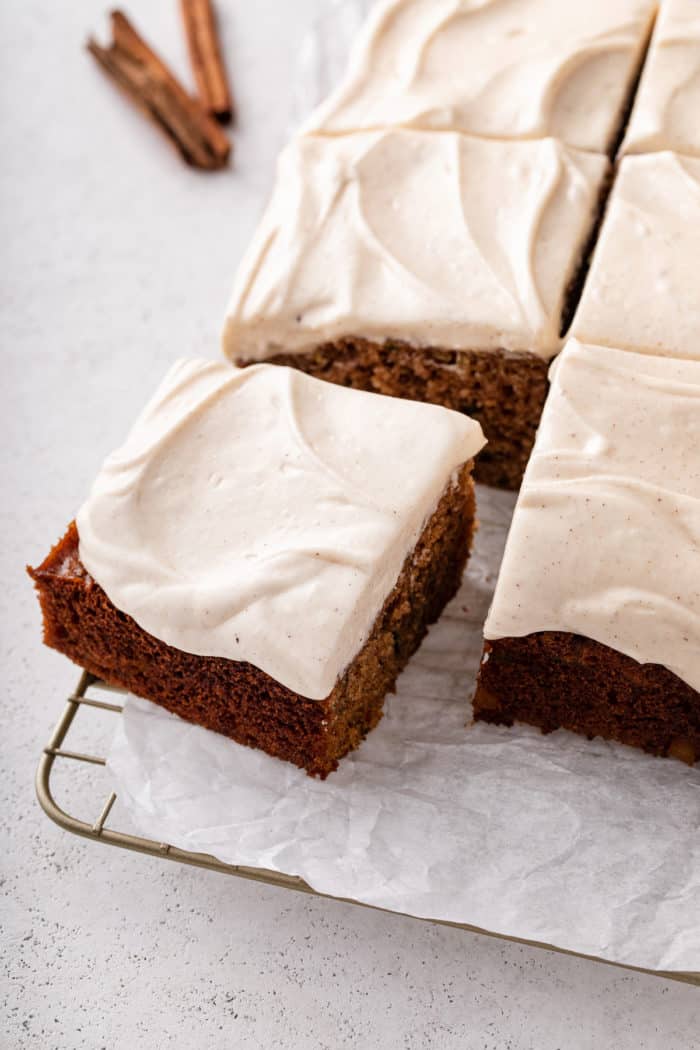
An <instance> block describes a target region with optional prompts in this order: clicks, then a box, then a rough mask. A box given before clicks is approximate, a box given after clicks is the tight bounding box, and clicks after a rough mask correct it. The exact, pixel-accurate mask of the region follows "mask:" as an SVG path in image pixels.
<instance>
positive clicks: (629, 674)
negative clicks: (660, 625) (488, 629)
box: [474, 631, 700, 764]
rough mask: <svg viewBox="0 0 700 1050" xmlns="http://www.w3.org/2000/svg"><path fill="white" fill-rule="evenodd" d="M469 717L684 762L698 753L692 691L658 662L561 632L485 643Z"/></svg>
mask: <svg viewBox="0 0 700 1050" xmlns="http://www.w3.org/2000/svg"><path fill="white" fill-rule="evenodd" d="M474 718H475V719H477V720H481V721H484V722H498V723H502V724H504V725H512V724H513V722H528V723H529V724H530V725H534V726H539V728H540V729H541V730H542V732H543V733H551V732H552V731H553V730H555V729H571V730H573V732H575V733H582V734H583V735H584V736H587V737H589V738H592V737H594V736H601V737H604V738H605V739H606V740H617V741H619V742H620V743H622V744H631V745H633V746H634V747H641V748H643V749H644V750H645V751H649V752H651V754H654V755H672V756H674V757H676V758H681V759H683V761H685V762H688V763H691V764H692V763H693V762H695V760H696V759H697V758H699V757H700V694H699V693H697V692H696V691H695V690H694V689H691V687H690V686H689V685H687V684H686V683H685V682H683V681H682V680H681V679H680V678H678V676H677V675H675V674H673V672H672V671H669V670H667V668H665V667H661V666H660V665H658V664H640V663H638V662H637V661H636V660H633V659H632V658H631V657H629V656H625V655H624V654H623V653H619V652H617V650H615V649H611V648H610V647H609V646H607V645H602V644H601V643H600V642H594V641H592V640H591V639H590V638H584V637H582V636H581V635H578V634H567V633H565V632H563V631H542V632H538V633H536V634H529V635H526V636H525V637H524V638H500V639H499V640H498V641H492V642H486V643H485V649H484V659H483V661H482V664H481V669H480V671H479V679H478V683H477V689H476V696H475V697H474Z"/></svg>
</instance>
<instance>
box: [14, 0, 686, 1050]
mask: <svg viewBox="0 0 700 1050" xmlns="http://www.w3.org/2000/svg"><path fill="white" fill-rule="evenodd" d="M321 5H322V0H294V2H293V3H289V2H284V0H256V3H255V4H250V3H247V2H245V0H229V2H228V3H224V2H223V0H220V5H219V6H220V7H221V8H222V9H223V11H224V15H225V17H224V20H223V21H224V29H225V36H226V50H227V54H229V55H230V56H231V66H232V69H233V71H234V82H235V88H236V91H237V95H238V98H239V102H240V111H241V123H240V127H239V130H238V133H237V135H236V147H237V160H236V163H235V166H234V167H233V169H232V170H231V172H229V173H226V174H223V175H220V176H219V175H214V176H212V175H204V176H202V175H198V174H196V173H195V172H192V171H189V170H187V169H185V168H183V167H182V166H181V165H180V163H179V161H178V160H177V158H176V157H175V156H174V155H172V154H171V152H170V151H169V150H168V148H167V146H165V145H164V144H163V143H162V142H161V141H159V139H158V136H157V135H156V134H155V132H153V131H152V129H151V128H150V127H149V126H148V125H147V124H146V123H145V122H144V121H142V120H141V119H140V118H139V116H138V115H137V114H135V113H134V112H133V111H132V109H131V108H130V107H129V106H128V105H127V104H126V103H124V102H123V101H122V100H121V99H120V98H119V97H118V96H117V95H116V94H115V92H114V90H113V89H112V87H111V85H110V84H108V83H106V82H105V80H104V79H103V77H102V76H101V75H100V73H99V72H98V71H97V70H96V69H94V68H93V65H92V64H91V62H90V61H89V60H88V58H87V57H86V56H85V55H84V54H83V52H82V50H81V45H82V42H83V39H84V37H85V35H86V32H87V31H88V30H89V29H93V28H96V29H100V28H102V26H103V18H102V12H103V5H102V4H100V3H99V2H97V0H72V2H71V4H70V5H68V4H56V3H52V2H51V0H24V2H23V3H22V4H19V3H16V4H4V5H2V10H1V11H0V57H1V60H2V68H3V73H4V80H3V83H4V88H3V91H2V93H1V95H0V107H1V108H2V115H1V116H2V119H1V122H0V126H1V127H2V141H3V147H4V148H3V160H2V171H1V175H0V178H1V180H2V184H1V207H0V223H1V230H0V236H1V243H2V245H3V256H4V267H3V279H2V313H3V318H2V321H3V323H2V339H3V348H2V349H3V365H4V368H3V385H2V397H3V410H2V413H0V426H1V427H2V440H1V441H0V463H1V469H2V479H1V482H2V488H1V491H2V493H3V497H4V498H3V501H2V506H1V507H0V515H1V516H2V527H3V542H2V545H1V548H0V557H1V558H2V579H3V581H4V587H3V591H2V599H1V601H2V613H1V616H2V626H1V631H0V633H1V639H2V666H3V670H4V675H5V690H4V700H3V705H4V715H3V730H4V731H3V747H2V759H1V762H2V780H1V788H0V790H1V792H2V802H1V804H0V828H1V833H2V846H1V853H0V858H1V859H0V868H1V871H2V884H1V888H2V894H3V899H2V917H1V921H2V925H3V953H2V963H1V971H0V972H1V977H0V981H1V989H0V1011H1V1014H0V1032H3V1033H4V1040H5V1041H4V1042H2V1038H0V1042H2V1045H3V1046H8V1047H12V1048H14V1047H25V1046H26V1047H32V1046H37V1047H42V1048H52V1050H54V1048H55V1050H78V1048H81V1047H90V1048H100V1047H107V1048H109V1050H112V1048H115V1047H122V1046H128V1047H133V1048H136V1047H148V1048H150V1047H155V1048H159V1047H166V1046H171V1045H190V1046H196V1047H200V1046H201V1047H207V1048H212V1050H216V1048H219V1047H221V1048H223V1047H226V1048H228V1047H231V1046H235V1047H240V1048H243V1050H247V1048H255V1047H264V1048H273V1047H284V1048H294V1050H303V1048H306V1047H308V1048H312V1047H313V1048H332V1050H336V1048H340V1047H353V1048H368V1050H369V1048H372V1050H375V1048H384V1047H387V1048H392V1050H393V1048H406V1050H422V1048H427V1047H439V1048H453V1047H454V1048H457V1047H459V1048H460V1050H472V1048H474V1050H487V1048H488V1050H491V1048H493V1050H502V1048H503V1050H505V1048H513V1050H516V1048H517V1050H521V1048H523V1050H524V1048H530V1047H532V1048H536V1050H557V1048H561V1050H564V1048H567V1050H570V1048H588V1047H591V1048H593V1047H595V1048H606V1047H615V1048H619V1050H627V1048H630V1050H632V1048H634V1050H645V1048H657V1047H658V1048H660V1050H661V1048H663V1050H686V1048H688V1047H690V1046H692V1045H693V1043H694V1041H695V1040H696V1038H697V1033H698V1030H699V1029H700V992H699V991H698V990H697V989H694V988H691V987H687V986H683V985H679V984H675V983H671V982H667V981H661V980H657V979H655V978H652V977H645V976H639V975H634V974H630V973H627V972H625V971H622V970H617V969H612V968H609V967H604V966H600V965H596V964H593V963H588V962H585V961H583V960H578V959H574V958H569V957H565V956H559V955H554V954H550V953H547V952H543V951H539V950H536V949H530V948H526V947H522V946H517V945H511V944H507V943H503V942H500V941H496V940H491V939H488V938H483V937H477V936H474V935H470V934H467V933H464V932H461V931H459V930H452V929H447V928H441V927H436V926H431V925H430V924H426V923H420V922H415V921H411V920H408V919H403V918H400V917H396V916H391V915H381V914H375V913H372V912H369V911H365V910H363V909H356V908H353V907H351V906H349V905H343V904H335V903H332V902H327V901H320V900H313V899H309V898H306V897H303V896H297V895H294V894H290V893H287V892H284V891H281V890H274V889H271V888H268V887H264V886H257V885H253V884H249V883H245V882H240V881H238V880H233V879H230V878H226V877H224V876H220V875H215V874H212V873H208V872H204V871H198V870H188V869H185V868H182V867H178V866H175V865H171V864H166V863H158V862H156V861H154V860H151V859H149V858H145V857H140V856H137V855H132V854H128V853H124V852H122V851H118V850H109V849H105V848H100V847H98V846H95V845H93V844H91V843H88V842H83V841H82V840H79V839H76V838H74V837H72V836H70V835H68V834H66V833H64V832H61V831H60V830H59V829H58V828H56V827H54V826H53V825H52V824H50V823H49V822H48V820H47V819H46V818H45V817H44V816H43V814H42V813H41V811H40V810H39V808H38V806H37V805H36V803H35V801H34V794H33V787H32V778H33V774H34V767H35V763H36V759H37V756H38V753H39V750H40V747H41V746H42V744H43V743H44V742H45V739H46V737H47V735H48V732H49V730H50V727H51V726H52V724H53V723H54V722H55V720H56V718H57V716H58V713H59V710H60V707H61V703H60V698H61V697H62V696H64V695H66V694H67V693H68V692H69V691H70V689H71V688H72V686H73V683H74V681H75V677H76V675H75V672H74V670H73V669H72V668H71V667H70V666H69V665H68V664H67V663H66V662H65V661H64V660H62V659H61V658H60V657H59V656H57V655H55V654H52V653H50V652H48V651H43V650H42V648H41V646H40V644H39V641H38V638H39V616H38V610H37V608H36V605H35V602H34V599H33V596H32V593H31V588H30V585H29V582H28V580H27V579H26V578H25V577H24V575H23V572H22V566H23V564H24V563H25V562H26V561H36V560H37V559H38V558H40V557H41V556H42V555H43V554H44V552H45V550H46V548H47V545H48V544H49V543H50V542H52V541H53V540H54V539H55V538H57V537H58V535H59V534H60V533H61V531H62V529H63V527H64V525H65V523H66V521H67V520H68V519H69V518H70V517H71V515H72V514H73V512H74V509H75V507H76V505H77V503H78V502H79V501H80V499H81V497H82V495H83V493H84V492H85V489H86V486H87V485H88V484H89V482H90V480H91V477H92V475H93V473H94V471H95V469H96V467H97V465H98V463H99V461H100V459H101V458H102V456H103V455H104V454H105V453H106V452H107V451H108V450H109V449H110V448H112V447H113V446H114V445H115V444H116V442H117V441H118V440H119V439H120V438H121V437H122V435H123V432H124V430H125V427H126V426H127V425H128V423H129V422H130V420H131V419H132V417H133V415H134V413H135V411H136V410H137V409H138V408H139V407H140V406H141V404H142V402H143V399H144V396H145V394H146V393H147V392H148V391H150V390H151V389H152V388H153V387H154V386H155V384H156V382H157V381H158V379H159V378H160V376H161V375H162V373H163V371H164V370H165V368H166V367H167V365H168V364H169V363H170V361H171V360H172V358H173V357H174V356H175V355H178V354H193V353H201V354H211V353H213V352H215V346H216V339H217V329H218V324H219V320H220V317H221V314H222V310H223V306H224V303H225V299H226V296H227V293H228V289H229V284H230V279H231V275H232V271H233V267H234V264H235V262H236V260H237V258H238V256H239V255H240V252H241V251H242V249H243V247H244V245H245V243H246V241H247V238H248V237H249V235H250V232H251V230H252V227H253V224H254V221H255V216H256V214H257V211H258V209H259V207H260V205H261V203H262V201H263V199H264V196H265V192H266V189H267V186H268V184H269V180H270V175H271V166H272V162H273V158H274V155H275V152H276V149H277V147H278V145H279V143H280V140H281V136H282V128H283V125H284V122H285V119H286V113H287V94H288V91H289V81H290V66H291V63H292V61H293V58H294V55H295V53H296V50H297V48H298V43H299V41H300V39H301V35H302V34H303V32H304V29H305V27H306V25H307V24H308V21H309V19H310V18H311V17H312V15H313V14H314V12H315V11H317V10H318V9H319V8H320V7H321ZM130 10H131V12H132V13H133V14H134V15H135V16H136V18H137V21H138V24H139V25H140V26H141V27H142V28H143V30H144V33H145V34H147V35H150V36H151V37H152V38H153V39H154V40H155V41H157V42H158V44H159V46H160V48H161V50H162V51H163V52H164V53H165V54H166V55H167V56H168V57H169V58H170V59H171V60H172V61H173V63H174V64H175V65H176V66H177V67H178V68H179V69H181V70H183V71H186V62H185V54H184V46H183V41H182V38H181V35H180V31H179V24H178V16H177V5H176V3H175V0H149V3H148V4H146V3H144V2H142V3H140V4H138V3H136V2H133V3H132V4H131V5H130ZM93 815H94V814H93Z"/></svg>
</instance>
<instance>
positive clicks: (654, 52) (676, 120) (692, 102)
mask: <svg viewBox="0 0 700 1050" xmlns="http://www.w3.org/2000/svg"><path fill="white" fill-rule="evenodd" d="M622 149H623V152H624V153H652V152H655V151H657V150H665V149H672V150H675V151H676V152H677V153H687V154H692V155H693V156H696V157H700V3H699V2H698V0H664V2H663V3H662V5H661V9H660V11H659V17H658V20H657V22H656V26H655V27H654V35H653V37H652V40H651V46H650V48H649V54H648V56H647V60H646V63H645V66H644V72H643V73H642V78H641V80H640V82H639V91H638V93H637V97H636V99H635V102H634V108H633V109H632V115H631V117H630V122H629V125H628V127H627V133H626V135H625V140H624V143H623V147H622Z"/></svg>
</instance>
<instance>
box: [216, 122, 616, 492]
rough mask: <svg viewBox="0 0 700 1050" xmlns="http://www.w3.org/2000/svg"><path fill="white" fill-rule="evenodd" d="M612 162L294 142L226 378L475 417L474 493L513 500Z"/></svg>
mask: <svg viewBox="0 0 700 1050" xmlns="http://www.w3.org/2000/svg"><path fill="white" fill-rule="evenodd" d="M608 174H609V163H608V161H607V159H606V158H605V157H603V156H599V155H596V154H592V153H586V152H583V151H580V150H574V149H570V148H569V147H567V146H564V145H562V144H561V143H560V142H557V141H556V140H554V139H541V140H538V141H527V142H519V141H515V142H500V141H488V140H483V139H477V138H471V137H469V136H466V135H460V134H457V133H447V132H446V133H444V134H442V133H441V134H435V133H433V132H425V131H412V130H401V129H399V130H392V131H379V132H369V133H366V134H358V135H348V136H341V137H338V138H333V139H328V138H323V137H319V136H306V137H301V138H298V139H295V140H294V141H292V142H291V143H290V145H289V146H288V147H287V148H286V149H285V151H284V152H283V154H282V155H281V158H280V161H279V167H278V174H277V180H276V184H275V188H274V191H273V194H272V198H271V200H270V203H269V205H268V207H267V210H266V212H265V214H264V216H263V218H262V220H261V223H260V226H259V228H258V230H257V233H256V235H255V237H254V239H253V241H252V243H251V245H250V248H249V250H248V252H247V254H246V256H245V257H244V259H243V261H242V263H241V266H240V268H239V270H238V273H237V277H236V281H235V285H234V290H233V295H232V299H231V302H230V305H229V308H228V312H227V317H226V323H225V330H224V336H223V346H224V352H225V353H226V354H227V356H228V357H229V358H230V359H231V360H232V361H234V362H235V363H236V364H239V365H246V364H250V363H251V362H256V361H269V362H272V363H278V364H283V365H293V366H294V367H296V368H299V369H301V370H303V371H306V372H308V373H310V374H312V375H315V376H318V377H321V378H323V379H326V380H329V381H332V382H334V383H339V384H342V385H345V386H352V387H357V388H360V389H364V390H373V391H376V392H378V393H382V394H389V395H393V396H396V397H406V398H411V399H414V400H417V401H427V402H434V403H436V404H441V405H443V406H445V407H447V408H452V409H455V410H457V411H460V412H465V413H466V414H467V415H469V416H471V417H473V418H475V419H477V420H478V421H479V422H480V423H481V425H482V426H483V428H484V431H485V434H486V437H487V439H488V442H489V445H488V448H487V449H486V450H485V452H484V453H483V454H482V455H481V456H480V457H479V460H478V462H477V468H476V469H477V474H476V476H477V479H478V480H481V481H485V482H488V483H490V484H497V485H503V486H507V487H516V486H517V485H518V484H519V482H520V478H521V476H522V471H523V469H524V467H525V463H526V462H527V458H528V456H529V453H530V450H531V447H532V442H533V440H534V435H535V430H536V427H537V422H538V420H539V417H540V414H541V411H542V406H543V404H544V399H545V396H546V389H547V380H546V376H547V368H548V362H549V360H550V359H551V358H552V357H553V356H554V355H555V354H556V353H557V352H558V351H559V349H560V347H561V342H562V340H561V332H562V330H563V329H564V328H565V327H566V326H567V324H568V319H569V314H570V312H571V310H572V304H573V303H575V301H576V296H577V293H578V287H579V284H580V281H581V279H582V275H583V273H584V272H585V261H586V258H587V255H588V250H589V246H590V243H591V238H592V237H593V236H594V232H595V227H596V221H597V218H598V215H599V212H600V208H601V200H602V197H603V195H604V192H605V190H606V187H607V179H608Z"/></svg>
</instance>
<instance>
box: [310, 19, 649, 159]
mask: <svg viewBox="0 0 700 1050" xmlns="http://www.w3.org/2000/svg"><path fill="white" fill-rule="evenodd" d="M655 7H656V5H655V4H654V3H651V2H649V0H589V2H588V3H575V2H572V0H568V2H567V0H490V2H489V0H486V2H483V0H482V2H479V3H474V2H473V0H461V2H460V0H384V2H381V3H379V4H378V5H377V7H376V8H375V9H374V10H373V12H372V13H371V15H370V17H369V19H368V21H367V23H366V25H365V27H364V30H363V32H362V33H361V34H360V35H359V36H358V39H357V43H356V45H355V47H354V48H353V50H352V54H351V58H350V62H349V67H348V70H347V73H346V75H345V77H344V79H343V81H342V83H341V85H340V86H339V88H338V89H337V90H336V91H334V92H333V93H332V94H331V95H330V97H329V98H328V99H327V100H326V101H325V102H324V103H322V104H321V105H320V106H319V108H318V109H317V110H316V111H315V112H314V113H313V114H312V116H311V117H310V118H309V120H308V121H307V122H306V123H305V124H304V125H303V130H304V131H312V132H320V133H322V134H326V135H339V134H347V133H348V132H355V131H366V130H370V129H376V128H382V127H390V126H410V127H414V128H422V129H430V130H433V131H462V132H466V133H468V134H471V135H477V136H481V137H483V138H490V139H535V138H546V137H548V136H553V137H555V138H559V139H561V141H562V142H566V143H567V144H568V145H570V146H575V147H578V148H579V149H587V150H590V151H592V152H597V153H609V154H610V156H612V155H613V154H614V152H615V147H616V144H617V142H618V141H619V137H620V132H621V130H622V126H623V124H624V119H625V116H626V113H627V110H628V107H629V103H630V100H631V98H632V95H633V93H634V88H635V85H636V80H637V77H638V73H639V69H640V66H641V63H642V60H643V56H644V52H645V48H646V44H647V41H648V38H649V33H650V31H651V24H652V19H653V15H654V10H655Z"/></svg>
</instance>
